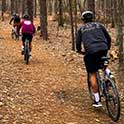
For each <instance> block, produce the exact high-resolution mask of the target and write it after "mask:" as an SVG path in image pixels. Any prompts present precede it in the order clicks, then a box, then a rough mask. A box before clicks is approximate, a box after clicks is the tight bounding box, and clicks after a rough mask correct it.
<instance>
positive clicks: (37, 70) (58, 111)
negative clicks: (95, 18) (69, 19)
mask: <svg viewBox="0 0 124 124" xmlns="http://www.w3.org/2000/svg"><path fill="white" fill-rule="evenodd" d="M10 31H11V28H10V26H9V25H8V22H1V24H0V124H114V123H113V122H112V121H111V119H110V118H109V117H108V116H107V114H106V113H105V109H104V108H103V109H94V108H93V107H92V106H91V101H90V99H89V97H88V90H87V84H86V72H85V68H84V67H83V66H82V56H80V55H78V54H77V53H75V52H72V51H71V47H70V46H71V43H70V44H69V42H70V41H71V39H70V36H71V35H70V32H69V31H70V30H69V29H66V30H63V29H62V30H60V32H59V34H58V37H56V28H55V25H51V28H50V29H49V40H48V41H41V40H40V38H39V36H38V34H36V35H35V36H34V40H33V51H32V58H31V60H30V64H29V65H25V64H24V62H23V58H22V55H21V53H20V49H21V42H20V41H21V40H20V41H14V40H12V39H11V36H10ZM65 41H66V43H65ZM56 42H57V43H56ZM68 44H69V47H68V48H67V45H68ZM63 51H64V52H63ZM123 117H124V116H123V114H122V115H121V118H120V120H119V122H118V124H124V118H123Z"/></svg>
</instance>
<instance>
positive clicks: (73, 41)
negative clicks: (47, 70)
mask: <svg viewBox="0 0 124 124" xmlns="http://www.w3.org/2000/svg"><path fill="white" fill-rule="evenodd" d="M69 9H70V11H69V13H70V20H71V35H72V50H75V40H74V25H73V14H72V1H71V0H69Z"/></svg>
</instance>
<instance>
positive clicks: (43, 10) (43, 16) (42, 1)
mask: <svg viewBox="0 0 124 124" xmlns="http://www.w3.org/2000/svg"><path fill="white" fill-rule="evenodd" d="M39 5H40V27H41V37H43V39H44V40H47V39H48V32H47V7H46V0H39Z"/></svg>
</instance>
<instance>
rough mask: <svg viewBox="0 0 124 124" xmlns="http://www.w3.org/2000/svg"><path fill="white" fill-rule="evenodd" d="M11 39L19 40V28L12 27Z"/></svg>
mask: <svg viewBox="0 0 124 124" xmlns="http://www.w3.org/2000/svg"><path fill="white" fill-rule="evenodd" d="M11 37H12V39H14V40H19V35H18V33H17V26H15V27H12V32H11Z"/></svg>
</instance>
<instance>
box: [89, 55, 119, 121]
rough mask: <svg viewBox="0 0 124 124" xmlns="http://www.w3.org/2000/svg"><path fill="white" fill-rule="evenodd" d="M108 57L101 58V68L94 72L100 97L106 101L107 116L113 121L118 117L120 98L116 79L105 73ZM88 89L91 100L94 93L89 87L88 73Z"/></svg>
mask: <svg viewBox="0 0 124 124" xmlns="http://www.w3.org/2000/svg"><path fill="white" fill-rule="evenodd" d="M109 59H110V58H108V57H102V58H101V69H99V70H98V72H97V73H96V75H97V84H98V92H99V94H100V99H101V98H102V97H103V98H104V100H105V103H106V108H107V112H108V115H109V117H110V118H111V119H112V120H113V121H115V122H116V121H118V120H119V117H120V98H119V94H118V90H117V87H116V81H115V78H114V76H113V75H106V74H105V69H106V67H107V66H108V64H109ZM88 89H89V95H90V98H91V100H92V101H94V95H93V91H92V87H91V83H90V81H89V74H88Z"/></svg>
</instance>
